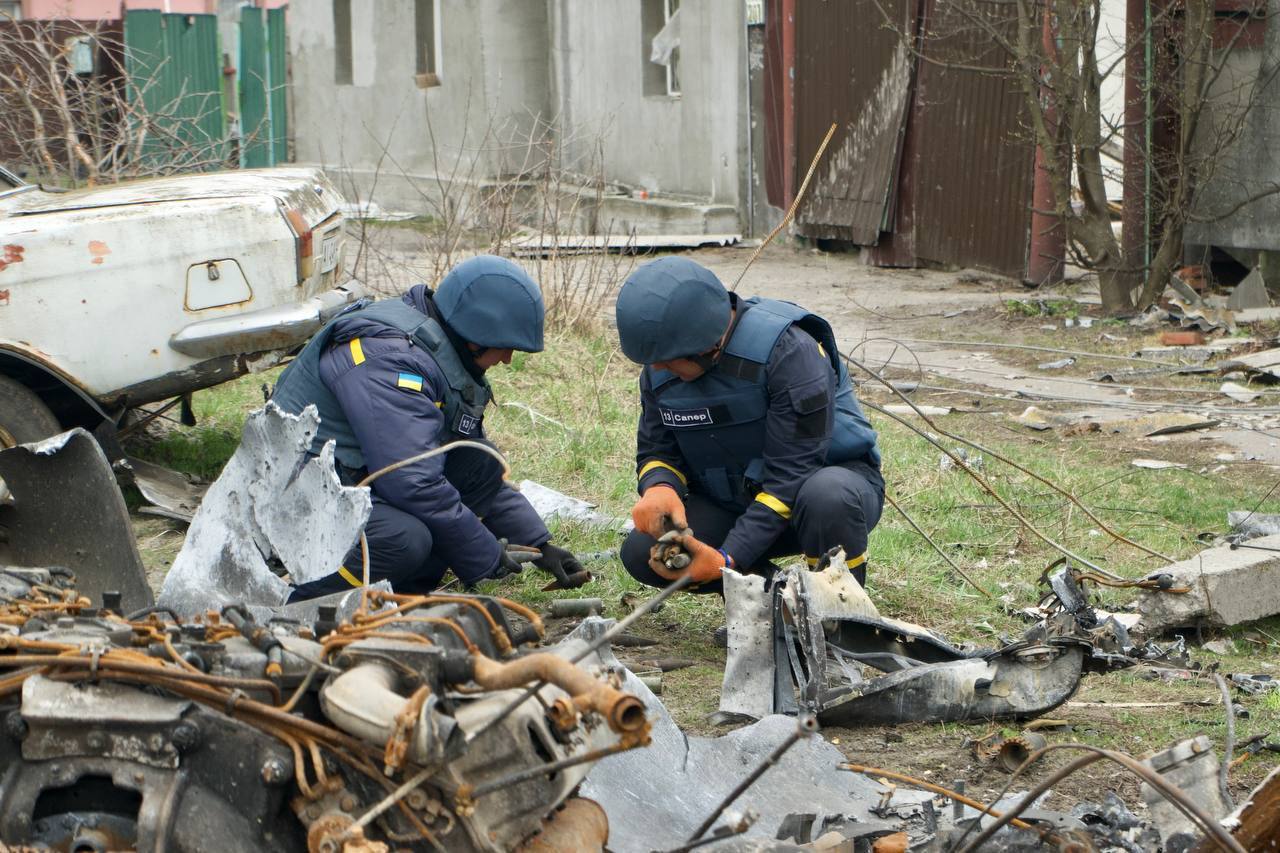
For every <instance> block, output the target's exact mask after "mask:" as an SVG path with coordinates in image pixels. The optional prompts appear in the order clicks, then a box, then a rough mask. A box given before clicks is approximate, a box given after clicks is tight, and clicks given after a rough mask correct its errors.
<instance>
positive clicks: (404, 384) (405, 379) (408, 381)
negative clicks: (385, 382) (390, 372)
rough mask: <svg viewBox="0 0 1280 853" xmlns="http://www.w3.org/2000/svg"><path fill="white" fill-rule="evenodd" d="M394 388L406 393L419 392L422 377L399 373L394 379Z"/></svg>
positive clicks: (414, 374)
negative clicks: (402, 389) (401, 389)
mask: <svg viewBox="0 0 1280 853" xmlns="http://www.w3.org/2000/svg"><path fill="white" fill-rule="evenodd" d="M396 387H397V388H404V389H405V390H407V391H421V390H422V377H421V376H419V375H418V374H416V373H401V374H400V376H399V377H398V378H397V379H396Z"/></svg>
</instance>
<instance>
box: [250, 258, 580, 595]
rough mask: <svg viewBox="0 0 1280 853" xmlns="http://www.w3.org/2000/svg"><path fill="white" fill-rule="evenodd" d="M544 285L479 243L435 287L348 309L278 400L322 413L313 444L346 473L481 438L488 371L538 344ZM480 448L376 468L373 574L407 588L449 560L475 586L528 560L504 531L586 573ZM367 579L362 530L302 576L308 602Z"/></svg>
mask: <svg viewBox="0 0 1280 853" xmlns="http://www.w3.org/2000/svg"><path fill="white" fill-rule="evenodd" d="M543 317H544V310H543V304H542V292H541V291H540V290H539V288H538V285H537V283H536V282H535V281H534V280H533V279H532V278H530V277H529V275H528V274H527V273H526V272H525V271H524V270H523V269H521V268H520V267H519V266H518V265H516V264H514V263H512V262H511V261H508V260H505V259H503V258H497V257H493V256H491V255H482V256H480V257H476V258H472V259H470V260H467V261H464V262H462V263H460V264H458V265H457V266H456V267H454V268H453V269H452V270H451V271H450V272H449V274H448V275H447V276H445V278H444V280H443V281H441V282H440V287H439V289H438V290H436V291H435V292H434V293H433V292H432V291H431V290H430V289H429V288H428V287H427V286H426V285H422V284H420V285H417V286H415V287H413V288H411V289H410V290H409V292H408V293H406V294H405V295H404V296H402V297H400V298H399V299H387V300H382V301H379V302H374V303H371V304H368V305H366V306H364V307H361V308H358V309H356V310H352V311H349V312H347V313H345V314H342V315H341V316H339V317H338V318H336V319H335V320H333V321H332V322H331V323H329V325H328V326H326V327H325V328H324V329H322V330H321V331H320V332H319V333H317V334H316V336H315V337H314V338H313V339H312V340H311V342H310V343H309V344H307V346H306V347H305V348H304V349H303V350H302V352H301V353H300V354H299V355H298V357H297V358H296V359H295V360H294V361H293V362H292V363H291V364H290V365H289V367H288V368H287V369H286V370H285V371H284V373H282V374H281V376H280V381H279V382H278V383H277V384H276V388H275V392H274V394H273V396H272V400H273V401H274V402H275V403H276V405H278V406H280V408H281V409H283V410H284V411H286V412H291V413H294V414H298V413H300V412H302V410H303V409H305V408H306V407H307V406H308V405H315V406H316V407H317V409H318V410H319V413H320V428H319V432H318V433H317V434H316V437H315V441H314V442H313V444H312V452H314V453H319V452H320V450H321V448H323V447H324V444H325V442H327V441H334V442H335V445H336V453H335V456H336V462H337V468H338V475H339V478H340V479H341V480H342V481H343V483H344V484H346V485H355V484H356V483H358V482H360V480H361V479H363V478H364V477H365V476H366V475H367V474H368V473H369V472H371V471H377V470H379V469H381V468H383V467H385V466H387V465H390V464H392V463H394V462H398V461H400V460H402V459H405V458H407V457H410V456H413V455H414V454H417V453H421V452H422V451H424V450H429V449H431V448H433V447H437V446H439V445H442V444H447V443H449V442H452V441H456V440H459V439H470V440H473V441H483V440H484V410H485V406H486V405H487V404H488V403H489V401H490V399H491V398H492V392H491V390H490V387H489V383H488V381H487V380H486V379H485V371H486V370H488V369H489V368H490V367H493V366H494V365H497V364H509V363H510V362H511V355H512V352H513V351H514V350H521V351H523V352H541V351H542V327H543ZM502 474H503V470H502V465H501V464H500V463H499V462H498V461H497V460H496V459H494V458H493V457H492V456H490V455H489V454H487V453H484V452H483V451H479V450H475V449H471V448H459V449H457V450H452V451H449V452H447V453H443V454H440V455H437V456H433V457H431V458H430V459H424V460H422V461H419V462H415V463H413V464H411V465H407V466H405V467H403V468H400V469H398V470H395V471H392V472H389V473H387V474H385V475H383V476H381V477H379V478H378V479H376V480H374V482H373V483H372V484H371V486H370V488H371V489H372V492H373V494H372V498H373V509H372V511H371V513H370V515H369V520H368V522H367V523H366V525H365V538H366V540H367V541H368V545H369V564H370V578H371V579H372V580H375V581H376V580H382V579H384V578H385V579H386V580H389V581H390V582H391V586H392V588H393V589H395V591H396V592H400V593H422V592H429V591H431V590H433V589H435V588H436V587H437V586H438V585H439V584H440V579H441V577H442V576H443V575H444V573H445V571H446V570H448V569H452V570H453V573H454V574H455V575H457V576H458V578H459V579H460V580H461V581H462V582H463V584H466V585H468V586H470V585H472V584H475V583H477V582H479V581H482V580H486V579H489V578H498V577H503V576H505V575H507V574H509V573H511V572H518V571H520V564H519V563H518V562H515V561H514V560H513V559H512V558H511V557H510V556H509V555H508V554H507V552H506V549H504V548H503V547H502V545H501V543H499V541H498V540H499V539H506V540H507V541H508V542H510V543H512V544H519V545H529V546H534V547H537V548H539V549H541V551H542V558H541V559H539V560H537V561H536V562H535V565H537V566H539V567H540V568H542V569H544V570H546V571H548V572H550V573H551V574H553V575H554V576H555V577H556V578H557V579H558V580H561V581H563V580H564V578H565V577H566V576H567V575H568V574H572V573H574V572H578V571H581V566H580V565H579V563H578V561H577V560H576V559H575V558H574V556H573V554H571V553H570V552H568V551H566V550H565V549H563V548H559V547H557V546H555V545H552V544H550V542H549V540H550V538H551V534H550V533H549V532H548V531H547V528H546V526H545V525H544V524H543V523H542V520H541V519H540V518H539V517H538V514H537V513H536V512H535V511H534V509H533V507H532V506H530V505H529V502H528V501H527V500H526V499H525V498H524V497H523V496H522V495H521V494H520V493H519V492H517V491H515V490H514V489H513V488H512V487H511V485H510V484H509V483H507V482H505V481H504V480H503V478H502ZM360 585H361V553H360V545H359V543H358V542H357V543H356V544H355V546H354V547H353V548H352V550H351V551H350V553H348V554H347V556H346V558H345V559H344V560H343V562H342V565H341V567H340V568H339V569H338V570H337V571H336V572H334V573H333V574H332V575H329V576H327V577H324V578H321V579H320V580H317V581H313V582H311V583H306V584H302V585H300V586H298V587H297V588H296V589H295V590H294V593H293V595H292V597H291V598H290V600H291V601H299V600H302V599H305V598H313V597H315V596H319V595H327V594H329V593H333V592H339V591H343V590H348V589H351V588H352V587H358V586H360Z"/></svg>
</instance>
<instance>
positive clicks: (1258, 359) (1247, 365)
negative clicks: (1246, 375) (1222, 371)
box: [1231, 348, 1280, 379]
mask: <svg viewBox="0 0 1280 853" xmlns="http://www.w3.org/2000/svg"><path fill="white" fill-rule="evenodd" d="M1231 364H1232V365H1233V366H1234V365H1239V366H1241V367H1243V368H1244V369H1246V370H1248V371H1249V372H1251V373H1264V374H1267V375H1268V376H1271V377H1272V378H1273V379H1280V348H1277V349H1267V350H1262V351H1261V352H1255V353H1250V354H1249V355H1243V356H1240V357H1239V358H1235V359H1232V360H1231Z"/></svg>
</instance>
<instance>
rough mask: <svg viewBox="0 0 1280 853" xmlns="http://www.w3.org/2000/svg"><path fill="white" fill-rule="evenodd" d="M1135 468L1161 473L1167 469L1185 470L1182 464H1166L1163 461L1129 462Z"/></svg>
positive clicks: (1144, 460) (1137, 460) (1134, 460)
mask: <svg viewBox="0 0 1280 853" xmlns="http://www.w3.org/2000/svg"><path fill="white" fill-rule="evenodd" d="M1129 464H1130V465H1132V466H1133V467H1135V468H1147V469H1149V470H1151V471H1163V470H1165V469H1167V468H1186V467H1187V466H1186V465H1185V464H1184V463H1182V462H1167V461H1165V460H1164V459H1133V460H1131V461H1130V462H1129Z"/></svg>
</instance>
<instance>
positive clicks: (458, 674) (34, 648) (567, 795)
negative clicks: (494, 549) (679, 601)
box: [0, 568, 649, 851]
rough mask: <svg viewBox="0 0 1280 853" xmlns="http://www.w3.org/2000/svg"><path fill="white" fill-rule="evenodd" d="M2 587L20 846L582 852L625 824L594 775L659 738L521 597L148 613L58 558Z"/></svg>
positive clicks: (3, 743) (5, 790)
mask: <svg viewBox="0 0 1280 853" xmlns="http://www.w3.org/2000/svg"><path fill="white" fill-rule="evenodd" d="M0 594H2V595H3V596H4V598H3V601H4V603H3V604H0V720H3V727H4V728H3V734H2V735H0V766H3V767H4V768H5V772H4V775H3V777H2V778H0V838H3V839H4V840H5V842H7V843H10V844H21V845H30V846H41V845H43V846H47V847H49V848H52V849H63V850H119V849H134V848H136V849H143V850H158V849H167V850H174V851H194V850H207V849H215V848H216V849H219V850H246V851H248V850H262V849H274V850H286V851H287V850H312V851H339V850H348V851H355V850H360V851H375V850H388V849H390V848H391V847H396V848H402V847H407V848H410V849H423V850H426V849H448V850H509V849H513V848H515V847H517V846H519V845H520V844H523V843H526V842H530V843H531V844H533V845H534V846H533V847H532V848H531V849H557V848H558V849H564V848H563V847H561V846H560V844H561V842H559V841H556V840H555V839H557V838H560V839H563V838H565V837H573V838H577V839H578V841H579V842H583V833H586V835H587V836H591V837H589V838H587V840H586V842H584V843H585V845H586V846H585V847H584V849H600V847H601V846H602V845H603V843H604V835H602V834H601V833H602V832H607V825H602V823H601V821H600V817H599V815H598V814H597V811H598V809H597V808H593V807H592V806H590V805H583V804H581V803H577V802H576V801H575V800H574V792H575V789H576V788H577V787H578V785H579V783H580V782H581V781H582V779H583V777H584V776H585V775H586V774H587V772H588V770H589V769H590V766H591V764H592V763H593V761H594V760H596V759H598V758H600V757H602V756H604V755H610V754H613V753H616V752H620V751H623V750H627V749H632V748H635V747H639V746H643V745H645V744H646V743H647V742H648V738H649V721H648V719H647V717H646V711H645V708H644V705H643V704H642V702H641V701H640V699H638V698H637V697H636V696H635V695H633V694H631V693H629V692H626V691H624V690H621V689H619V684H620V680H619V679H620V676H619V674H618V673H617V672H616V671H614V670H612V669H610V668H609V667H606V666H604V663H603V660H602V658H600V656H599V655H595V654H589V655H586V656H582V655H581V652H582V651H584V650H585V649H586V648H587V643H586V641H584V640H580V639H573V640H569V641H566V642H564V643H561V644H560V645H558V646H555V647H552V648H550V649H549V650H546V651H530V650H528V649H525V648H523V646H525V645H526V644H528V643H530V642H534V641H536V640H537V639H538V638H539V637H540V634H541V623H540V621H539V619H538V617H537V616H536V614H534V613H532V612H530V611H528V610H527V609H525V608H523V607H521V606H520V605H517V604H515V603H513V602H510V601H505V600H502V599H497V598H490V597H486V596H472V595H427V596H402V595H394V594H391V593H385V592H380V591H371V592H370V593H369V594H368V602H367V606H366V607H364V608H361V609H360V610H358V611H357V612H356V613H355V615H354V616H353V618H351V619H350V620H346V621H340V622H337V621H333V620H332V615H333V614H332V613H330V612H328V611H326V613H325V614H324V615H326V616H328V617H329V618H327V619H321V620H317V621H315V622H310V623H302V622H296V621H292V620H288V619H285V618H276V619H274V620H272V621H270V622H258V621H257V620H255V619H254V618H252V616H250V615H249V614H248V612H247V611H245V610H244V609H243V608H240V607H238V606H235V605H233V606H228V607H224V608H223V609H222V610H221V611H220V612H218V611H208V612H206V613H205V614H202V615H200V616H197V617H194V618H182V619H176V618H174V615H173V614H171V613H169V612H167V611H163V610H153V611H152V612H150V613H148V614H147V615H145V616H143V617H139V618H133V619H130V618H127V617H126V616H124V615H122V614H121V613H120V611H119V609H118V608H119V596H116V595H112V594H108V595H107V597H106V600H105V601H101V602H91V601H90V600H89V599H88V598H87V597H85V596H83V595H82V594H81V593H80V592H79V591H78V590H77V588H76V587H75V586H74V583H73V579H72V577H71V576H70V574H69V573H66V572H63V571H56V570H49V569H43V568H34V569H33V568H22V569H19V568H5V569H3V571H2V572H0ZM575 657H582V658H583V659H582V660H581V662H580V663H579V664H577V665H575V664H572V663H570V662H569V660H570V658H575ZM530 684H532V685H534V686H535V687H536V690H535V691H534V692H533V693H532V694H531V695H529V696H528V697H527V698H525V699H524V701H522V702H520V703H519V704H518V705H517V706H516V707H515V709H514V710H511V711H509V712H508V713H507V714H506V716H505V717H504V718H503V719H502V721H501V722H500V724H498V725H490V721H491V720H492V719H493V718H494V717H495V716H496V715H497V713H498V712H499V711H500V710H503V709H505V708H506V707H507V706H508V704H509V703H510V702H511V700H512V698H513V697H517V696H519V695H521V694H520V692H519V691H520V690H521V689H522V688H524V687H525V686H526V685H530ZM406 779H412V780H416V781H415V784H413V785H412V786H411V787H409V788H408V789H406V790H398V786H400V787H403V786H401V782H402V781H403V780H406ZM379 808H381V810H379ZM370 815H374V816H372V817H369V818H368V819H367V820H366V816H370ZM539 833H542V834H543V837H541V838H540V839H539ZM538 844H541V845H542V846H541V847H537V845H538ZM211 845H212V846H211Z"/></svg>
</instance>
